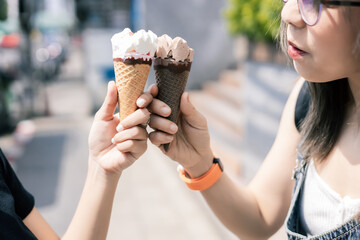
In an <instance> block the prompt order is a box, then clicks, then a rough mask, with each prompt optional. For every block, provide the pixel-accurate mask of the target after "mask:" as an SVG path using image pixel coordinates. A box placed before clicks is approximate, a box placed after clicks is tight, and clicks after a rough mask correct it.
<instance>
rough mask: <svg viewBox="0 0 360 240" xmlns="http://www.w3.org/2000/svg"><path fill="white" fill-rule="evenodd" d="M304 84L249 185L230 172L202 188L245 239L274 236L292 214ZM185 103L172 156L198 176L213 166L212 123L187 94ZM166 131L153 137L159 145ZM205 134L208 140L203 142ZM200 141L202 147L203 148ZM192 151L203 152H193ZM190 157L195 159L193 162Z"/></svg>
mask: <svg viewBox="0 0 360 240" xmlns="http://www.w3.org/2000/svg"><path fill="white" fill-rule="evenodd" d="M302 83H303V81H302V80H300V81H299V82H298V83H297V85H296V87H295V88H294V90H293V92H292V93H291V95H290V97H289V99H288V101H287V103H286V106H285V109H284V112H283V115H282V119H281V123H280V127H279V130H278V134H277V137H276V140H275V142H274V144H273V146H272V148H271V150H270V152H269V154H268V155H267V157H266V159H265V161H264V162H263V164H262V166H261V168H260V170H259V171H258V173H257V175H256V176H255V178H254V179H253V181H252V182H251V183H250V184H249V186H247V187H245V186H238V185H237V184H235V183H234V182H233V181H232V180H231V179H230V178H229V177H228V176H227V175H226V173H224V174H223V175H222V176H221V177H220V179H219V180H218V182H216V183H215V185H213V186H212V187H211V188H209V189H207V190H205V191H202V195H203V196H204V198H205V199H206V201H207V203H208V204H209V206H210V207H211V208H212V210H213V211H214V213H215V214H216V215H217V217H218V218H219V219H220V220H221V221H222V222H223V223H224V225H225V226H226V227H227V228H229V229H230V230H231V231H232V232H234V233H235V234H236V235H237V236H239V237H242V238H245V239H248V238H265V237H269V236H271V235H272V234H273V233H274V232H275V231H276V230H277V229H278V228H279V227H280V226H281V225H282V224H283V221H284V219H285V217H286V213H287V210H288V207H289V204H290V200H291V191H292V187H293V183H292V181H291V173H292V169H293V167H294V165H295V158H296V147H297V144H298V141H299V133H298V131H297V130H296V127H295V123H294V112H295V104H296V99H297V96H298V93H299V90H300V88H301V85H302ZM153 94H154V95H156V89H155V90H153ZM182 101H183V102H182V103H181V104H182V105H181V110H182V114H183V118H182V121H183V122H182V123H181V124H182V127H181V131H182V132H179V133H178V134H177V135H181V136H184V137H181V138H180V137H177V136H176V135H175V138H174V141H175V143H174V142H173V143H172V144H171V146H170V150H169V152H168V153H167V154H168V155H169V156H170V157H171V158H172V159H173V160H175V161H178V162H179V163H180V164H182V165H183V166H184V167H185V169H186V170H187V171H188V172H189V173H190V175H191V176H195V177H196V176H200V175H202V174H204V173H205V172H206V171H207V170H208V169H209V168H210V165H211V163H212V153H211V150H210V146H207V147H205V146H203V145H204V143H205V144H208V142H209V141H208V139H206V133H205V132H207V127H206V121H204V120H203V119H202V116H199V113H198V112H197V111H196V110H195V109H194V108H193V107H192V106H191V104H190V102H187V99H186V98H185V97H184V98H183V99H182ZM155 104H158V105H160V103H157V102H156V101H154V102H153V104H152V106H151V110H150V111H152V112H156V113H157V114H159V112H158V111H157V106H156V105H155ZM157 118H159V116H152V117H151V119H152V122H153V123H156V122H159V120H157ZM194 118H195V119H194ZM189 126H192V127H193V129H191V128H190V127H189ZM153 127H154V128H155V129H160V130H161V131H164V132H167V133H170V131H169V130H168V129H164V128H165V127H166V125H165V124H164V123H162V124H161V125H160V124H159V125H157V124H154V126H153ZM162 135H163V134H162V133H161V132H158V131H156V132H154V133H153V135H150V139H151V140H152V142H153V143H154V144H156V145H160V144H161V143H164V142H165V138H164V137H163V136H162ZM199 137H202V138H203V139H202V140H200V139H198V138H199ZM183 142H184V143H183ZM198 142H201V143H202V145H201V146H198ZM183 145H184V146H183ZM189 146H190V147H189ZM189 149H190V150H189ZM191 149H196V150H197V151H193V152H192V150H191ZM195 152H196V153H195ZM189 158H190V159H191V161H189V160H188V159H189Z"/></svg>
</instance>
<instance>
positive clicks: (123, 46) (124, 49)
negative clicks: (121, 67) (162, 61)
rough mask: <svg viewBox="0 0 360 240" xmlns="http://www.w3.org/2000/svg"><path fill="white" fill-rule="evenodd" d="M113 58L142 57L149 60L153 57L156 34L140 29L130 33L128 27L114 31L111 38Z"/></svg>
mask: <svg viewBox="0 0 360 240" xmlns="http://www.w3.org/2000/svg"><path fill="white" fill-rule="evenodd" d="M111 43H112V49H113V58H122V59H126V58H135V59H138V58H143V59H144V60H145V59H146V60H149V59H152V58H153V57H154V53H155V51H156V49H157V36H156V34H154V33H153V32H152V31H150V30H149V31H148V32H146V31H145V30H143V29H141V30H139V31H137V32H136V33H132V32H131V30H130V29H129V28H125V29H124V30H123V31H122V32H120V33H116V34H114V35H113V36H112V38H111Z"/></svg>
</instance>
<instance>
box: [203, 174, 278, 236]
mask: <svg viewBox="0 0 360 240" xmlns="http://www.w3.org/2000/svg"><path fill="white" fill-rule="evenodd" d="M201 194H202V195H203V197H204V198H205V200H206V202H207V203H208V205H209V206H210V207H211V209H212V211H213V212H214V213H215V215H216V216H217V217H218V218H219V219H220V220H221V222H222V223H223V224H224V225H225V226H226V227H227V228H228V229H229V230H231V231H232V232H233V233H234V234H236V235H237V236H238V237H241V239H256V238H264V237H267V236H269V235H271V229H270V227H269V226H267V225H266V224H265V221H264V218H263V216H262V215H261V211H260V208H259V206H258V203H257V201H256V198H255V197H254V196H253V194H252V193H251V191H250V190H249V189H248V188H246V187H245V186H242V185H239V184H237V183H235V182H234V181H233V180H231V179H230V178H229V177H228V175H227V174H226V173H225V172H224V173H223V174H222V176H221V177H220V178H219V180H218V181H217V182H216V183H215V184H214V185H213V186H212V187H210V188H209V189H207V190H204V191H201Z"/></svg>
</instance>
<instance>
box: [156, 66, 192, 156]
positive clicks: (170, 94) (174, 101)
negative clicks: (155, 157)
mask: <svg viewBox="0 0 360 240" xmlns="http://www.w3.org/2000/svg"><path fill="white" fill-rule="evenodd" d="M189 73H190V71H187V70H185V71H182V72H173V71H170V70H169V69H168V68H166V67H163V68H159V69H157V70H155V78H156V84H157V86H158V88H159V93H158V95H157V98H158V99H159V100H161V101H163V102H165V103H166V104H167V105H168V106H169V107H170V108H171V114H170V116H169V117H168V119H169V120H171V121H172V122H174V123H177V122H178V119H179V113H180V99H181V95H182V94H183V92H184V90H185V87H186V83H187V80H188V77H189ZM168 148H169V144H164V149H165V151H167V150H168Z"/></svg>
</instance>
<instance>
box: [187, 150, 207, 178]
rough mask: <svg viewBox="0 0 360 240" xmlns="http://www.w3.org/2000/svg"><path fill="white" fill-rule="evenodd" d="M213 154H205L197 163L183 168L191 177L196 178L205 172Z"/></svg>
mask: <svg viewBox="0 0 360 240" xmlns="http://www.w3.org/2000/svg"><path fill="white" fill-rule="evenodd" d="M213 158H214V155H213V154H212V153H211V154H207V156H206V157H203V158H202V159H201V160H200V161H198V163H197V164H195V165H192V166H188V167H185V166H184V170H185V171H186V172H187V173H188V174H189V175H190V177H191V178H197V177H200V176H202V175H204V174H205V173H207V172H208V171H209V170H210V168H211V166H212V164H213Z"/></svg>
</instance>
